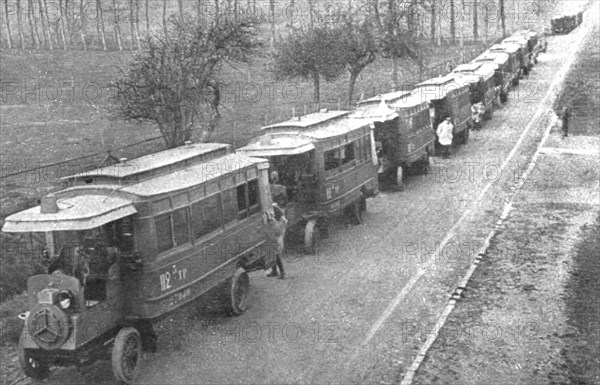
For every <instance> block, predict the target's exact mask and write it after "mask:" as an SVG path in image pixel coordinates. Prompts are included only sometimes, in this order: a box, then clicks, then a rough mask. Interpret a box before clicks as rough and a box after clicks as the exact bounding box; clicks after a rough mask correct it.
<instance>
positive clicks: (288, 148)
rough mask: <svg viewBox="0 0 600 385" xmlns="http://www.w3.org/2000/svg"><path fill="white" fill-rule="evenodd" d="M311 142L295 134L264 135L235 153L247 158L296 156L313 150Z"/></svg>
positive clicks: (313, 146)
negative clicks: (244, 155)
mask: <svg viewBox="0 0 600 385" xmlns="http://www.w3.org/2000/svg"><path fill="white" fill-rule="evenodd" d="M314 148H315V145H314V144H313V143H312V140H311V139H309V138H306V137H303V136H301V135H296V134H288V133H282V134H265V135H262V136H260V137H258V138H255V139H254V140H252V141H251V142H250V143H248V145H246V146H244V147H241V148H238V149H237V150H236V151H238V152H242V153H244V154H246V155H248V156H255V157H269V156H280V155H288V156H289V155H298V154H303V153H305V152H308V151H310V150H314Z"/></svg>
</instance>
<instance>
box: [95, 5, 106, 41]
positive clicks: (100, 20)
mask: <svg viewBox="0 0 600 385" xmlns="http://www.w3.org/2000/svg"><path fill="white" fill-rule="evenodd" d="M96 27H97V28H98V35H99V36H100V42H101V43H102V50H104V51H106V33H105V29H104V12H103V11H102V2H101V1H100V0H96Z"/></svg>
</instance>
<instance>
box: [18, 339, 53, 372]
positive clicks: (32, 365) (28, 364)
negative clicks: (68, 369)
mask: <svg viewBox="0 0 600 385" xmlns="http://www.w3.org/2000/svg"><path fill="white" fill-rule="evenodd" d="M19 364H20V365H21V370H23V373H25V374H26V375H27V376H29V377H31V378H33V379H36V380H45V379H46V378H48V375H49V374H50V368H49V366H48V364H46V363H45V362H41V361H40V360H38V359H37V358H34V357H33V356H32V355H31V353H29V351H28V350H26V349H24V348H23V347H22V346H19Z"/></svg>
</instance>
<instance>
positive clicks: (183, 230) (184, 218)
mask: <svg viewBox="0 0 600 385" xmlns="http://www.w3.org/2000/svg"><path fill="white" fill-rule="evenodd" d="M171 215H172V218H173V234H174V235H175V246H179V245H183V244H184V243H188V242H189V241H190V230H189V225H188V223H189V220H188V211H187V208H185V209H180V210H177V211H173V214H171Z"/></svg>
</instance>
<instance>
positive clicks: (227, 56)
mask: <svg viewBox="0 0 600 385" xmlns="http://www.w3.org/2000/svg"><path fill="white" fill-rule="evenodd" d="M168 28H169V37H168V39H167V38H165V36H164V35H162V34H161V35H159V36H150V35H148V36H147V37H146V42H145V44H144V47H145V48H144V50H143V51H141V52H140V54H139V55H136V57H135V59H134V60H133V61H132V62H131V63H130V64H129V65H128V68H126V69H122V76H121V77H120V78H119V79H118V80H117V81H116V82H115V83H114V86H115V88H116V89H117V98H116V99H115V103H116V105H115V107H116V114H117V116H119V117H121V118H123V119H126V120H138V121H149V122H153V123H156V124H157V125H158V128H159V129H160V132H161V134H162V136H163V138H164V140H165V142H166V145H167V147H169V148H172V147H176V146H180V145H182V144H184V142H185V141H186V140H189V139H191V137H192V134H193V133H194V132H195V131H196V132H197V131H200V140H201V141H206V140H208V139H210V136H211V135H212V133H213V132H214V131H215V130H216V129H217V126H218V119H219V112H218V107H219V104H220V91H219V79H218V75H219V72H220V70H221V68H222V66H223V65H224V63H225V62H231V61H234V62H235V61H242V62H245V61H248V60H249V59H250V56H251V54H252V53H253V51H254V48H255V47H256V43H255V39H254V34H255V32H254V25H253V24H252V23H251V22H249V21H240V22H235V21H234V20H232V19H229V18H225V19H223V20H221V21H219V23H216V21H213V22H211V23H200V22H198V20H197V19H193V18H190V17H186V16H185V15H184V17H183V18H179V17H171V18H169V26H168Z"/></svg>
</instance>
